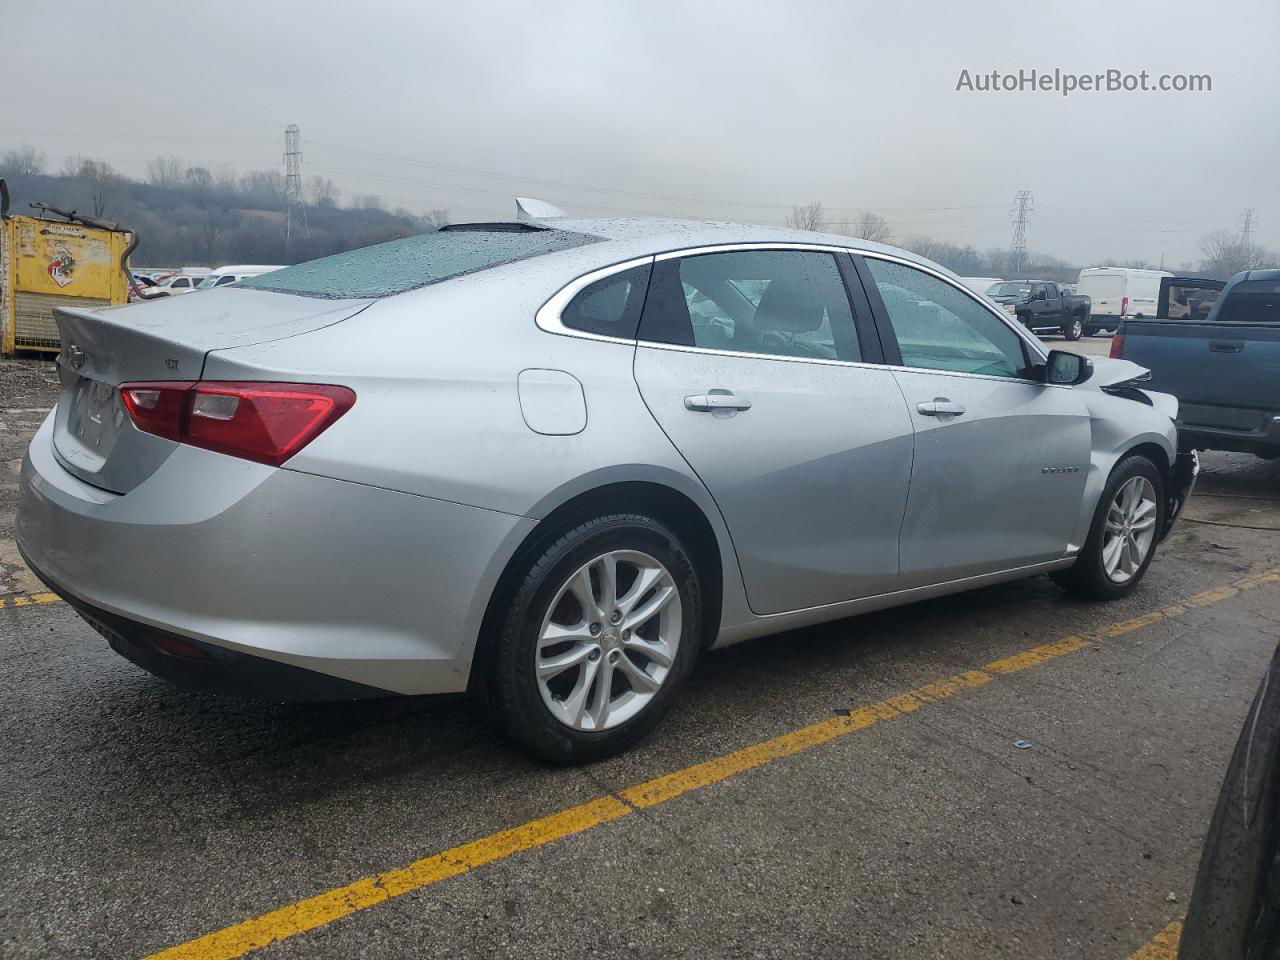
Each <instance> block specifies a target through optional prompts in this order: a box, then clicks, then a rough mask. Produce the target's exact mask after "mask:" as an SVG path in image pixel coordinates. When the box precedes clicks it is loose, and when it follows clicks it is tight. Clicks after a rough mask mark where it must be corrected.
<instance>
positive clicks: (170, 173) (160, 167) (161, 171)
mask: <svg viewBox="0 0 1280 960" xmlns="http://www.w3.org/2000/svg"><path fill="white" fill-rule="evenodd" d="M186 172H187V164H186V161H185V160H183V159H182V158H181V157H175V156H172V155H170V156H167V157H156V158H155V159H154V160H148V161H147V181H148V182H149V183H150V184H151V185H152V186H155V187H176V186H178V185H180V184H181V183H182V180H183V178H184V177H185V176H186Z"/></svg>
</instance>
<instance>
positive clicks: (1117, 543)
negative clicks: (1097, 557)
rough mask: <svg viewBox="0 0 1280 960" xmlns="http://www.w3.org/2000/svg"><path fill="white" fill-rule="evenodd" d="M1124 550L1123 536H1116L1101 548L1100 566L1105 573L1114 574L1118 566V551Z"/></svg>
mask: <svg viewBox="0 0 1280 960" xmlns="http://www.w3.org/2000/svg"><path fill="white" fill-rule="evenodd" d="M1123 549H1124V535H1123V534H1118V535H1116V536H1115V537H1113V538H1112V539H1111V540H1109V541H1108V542H1107V543H1106V545H1105V546H1103V548H1102V565H1103V566H1104V567H1105V568H1106V570H1107V573H1110V574H1114V573H1115V572H1116V570H1117V568H1118V567H1119V565H1120V551H1121V550H1123Z"/></svg>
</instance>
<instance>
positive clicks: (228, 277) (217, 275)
mask: <svg viewBox="0 0 1280 960" xmlns="http://www.w3.org/2000/svg"><path fill="white" fill-rule="evenodd" d="M283 269H284V266H283V265H281V264H263V263H227V264H223V265H222V266H221V267H214V269H213V272H212V273H211V274H209V275H208V276H207V277H205V278H204V279H203V280H201V281H200V287H199V289H201V290H208V289H209V288H210V287H221V286H224V285H225V284H228V283H235V282H236V281H237V280H243V279H244V278H245V277H258V276H261V275H262V274H264V273H270V272H271V271H272V270H283Z"/></svg>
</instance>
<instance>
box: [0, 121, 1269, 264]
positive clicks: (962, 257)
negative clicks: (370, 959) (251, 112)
mask: <svg viewBox="0 0 1280 960" xmlns="http://www.w3.org/2000/svg"><path fill="white" fill-rule="evenodd" d="M0 177H4V178H5V179H6V180H7V181H8V184H9V189H10V193H11V195H12V197H13V204H14V211H15V212H22V211H24V210H26V209H27V204H28V203H30V202H31V201H42V202H44V203H47V204H50V205H51V206H55V207H59V208H62V209H64V210H76V211H78V212H80V213H84V214H88V215H90V216H94V217H98V218H101V219H107V220H114V221H116V222H117V223H119V224H121V225H122V226H125V227H127V228H129V229H130V230H133V231H135V232H136V233H137V235H138V237H139V243H138V248H137V250H136V251H135V252H134V254H133V263H134V264H137V265H145V266H180V265H183V264H192V265H195V264H204V265H209V266H212V265H215V264H219V263H286V264H287V263H300V262H301V261H303V260H312V259H315V258H316V257H323V256H328V255H329V254H332V253H340V252H341V251H343V250H351V249H354V248H356V247H363V246H368V245H369V244H373V243H381V242H383V241H385V240H394V239H397V238H399V237H405V236H410V235H413V234H416V233H424V232H428V231H431V230H436V229H438V228H439V227H441V226H443V225H444V224H445V223H447V222H448V218H449V215H448V211H446V210H443V209H440V210H432V211H431V212H430V213H427V214H416V213H414V212H413V211H411V210H408V209H405V208H404V207H399V208H397V209H395V210H387V209H386V207H385V205H384V203H383V201H382V199H381V198H380V197H378V196H377V195H375V194H356V195H354V196H352V197H351V198H350V199H349V201H348V202H347V203H346V204H345V205H344V204H343V203H342V191H341V190H339V189H338V187H337V185H336V184H335V183H334V182H333V181H332V180H330V179H328V178H326V177H320V176H313V177H311V178H309V179H308V180H307V181H306V184H305V185H304V186H303V188H302V191H301V196H300V197H297V198H295V203H294V210H293V218H292V224H290V223H289V222H288V215H289V197H288V196H287V195H286V185H285V178H284V175H283V174H282V173H281V172H280V171H279V170H250V171H248V172H247V173H243V174H239V173H237V172H236V171H235V170H233V169H232V168H230V167H224V168H219V169H209V168H208V167H204V166H191V165H189V164H187V163H186V162H185V161H184V160H183V159H182V158H180V157H176V156H160V157H156V158H155V159H153V160H152V161H150V162H149V163H148V164H147V170H146V175H145V177H144V178H141V179H135V178H131V177H128V176H126V175H124V174H122V173H120V172H119V171H117V170H115V169H114V168H113V167H112V166H111V165H110V164H109V163H106V162H105V161H102V160H95V159H93V158H91V157H69V158H67V160H66V161H65V162H64V164H63V167H62V169H61V170H60V171H59V172H57V173H53V172H50V171H49V170H48V164H47V160H46V158H45V156H44V154H43V153H42V152H41V151H39V150H37V149H36V148H34V147H32V146H29V145H25V144H24V145H22V146H20V147H17V148H15V149H12V150H9V151H7V152H5V153H2V154H0ZM787 224H788V225H789V226H792V227H796V228H798V229H802V230H817V231H822V232H829V233H838V234H843V235H846V236H853V237H861V238H862V239H864V240H871V241H875V242H878V243H892V244H896V245H897V246H900V247H903V248H905V249H907V250H910V251H912V252H914V253H918V254H919V255H921V256H923V257H927V258H928V259H930V260H933V261H935V262H937V263H940V264H942V265H943V266H945V267H948V268H950V269H951V270H954V271H955V272H956V273H958V274H959V275H960V276H965V277H1003V278H1008V279H1018V278H1031V277H1034V278H1037V279H1043V280H1056V281H1059V282H1073V281H1074V280H1075V279H1076V278H1077V277H1078V275H1079V272H1080V267H1079V266H1077V265H1074V264H1071V263H1068V262H1067V261H1065V260H1062V259H1060V258H1058V257H1054V256H1051V255H1049V254H1045V253H1036V252H1032V251H1027V252H1026V253H1024V254H1022V256H1021V258H1020V259H1018V258H1015V257H1014V255H1013V254H1012V252H1011V251H1009V250H1007V249H1003V248H998V247H993V248H989V249H987V250H979V249H977V248H976V247H974V246H973V245H972V244H960V243H952V242H950V241H946V240H938V239H935V238H932V237H928V236H907V237H901V238H899V237H896V236H895V234H894V230H893V227H892V225H891V224H890V222H889V221H888V220H886V219H885V218H884V217H882V216H881V215H879V214H878V213H875V212H873V211H866V212H864V213H862V214H861V215H860V216H858V217H856V218H854V219H852V220H842V221H836V220H832V219H830V218H829V217H828V216H827V214H826V211H825V210H824V208H823V205H822V204H821V203H820V202H818V201H812V202H810V203H807V204H805V205H803V206H796V207H793V208H792V211H791V214H790V215H789V216H788V217H787ZM1200 250H1201V254H1202V257H1201V259H1200V261H1199V262H1198V263H1182V264H1179V265H1178V266H1177V267H1176V268H1172V269H1175V270H1176V271H1178V272H1186V273H1198V274H1203V275H1205V276H1209V277H1216V278H1218V279H1223V280H1225V279H1228V278H1230V277H1231V276H1232V275H1233V274H1235V273H1238V272H1240V271H1241V270H1256V269H1261V268H1264V267H1271V266H1280V255H1278V254H1277V253H1275V252H1274V251H1270V250H1267V249H1266V248H1264V247H1262V246H1261V245H1259V244H1257V243H1254V242H1253V241H1251V240H1249V239H1247V238H1245V237H1243V236H1241V235H1237V234H1234V233H1232V232H1231V231H1227V230H1219V231H1216V232H1214V233H1210V234H1208V235H1206V236H1204V237H1202V238H1201V241H1200ZM1089 266H1120V267H1142V268H1154V265H1153V264H1150V263H1146V262H1144V261H1141V260H1128V261H1116V260H1102V261H1099V262H1097V263H1094V264H1089Z"/></svg>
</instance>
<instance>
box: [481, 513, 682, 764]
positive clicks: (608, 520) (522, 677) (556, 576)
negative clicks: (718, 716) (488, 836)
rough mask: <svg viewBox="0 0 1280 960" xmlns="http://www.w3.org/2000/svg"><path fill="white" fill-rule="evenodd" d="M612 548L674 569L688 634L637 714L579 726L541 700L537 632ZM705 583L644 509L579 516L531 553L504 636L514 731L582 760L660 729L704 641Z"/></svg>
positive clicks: (504, 677) (501, 649)
mask: <svg viewBox="0 0 1280 960" xmlns="http://www.w3.org/2000/svg"><path fill="white" fill-rule="evenodd" d="M611 550H638V551H641V552H643V553H647V554H649V555H650V556H652V557H653V558H654V559H656V560H658V561H659V562H660V563H662V565H663V566H665V567H666V568H667V570H668V572H670V573H671V576H672V579H673V580H674V581H675V584H676V589H677V591H678V592H679V595H680V603H681V635H680V644H679V648H678V649H677V651H676V659H675V663H674V664H672V667H671V671H670V672H669V673H668V674H667V677H666V679H665V680H664V681H663V684H662V687H661V688H660V689H659V690H658V692H657V693H656V694H655V695H654V697H653V699H652V700H651V701H650V702H649V703H648V705H646V706H645V708H644V709H643V710H641V711H640V712H639V713H638V714H637V715H636V716H634V717H632V718H631V719H629V720H627V721H626V722H625V723H622V724H619V725H618V726H617V727H612V728H609V729H606V730H600V731H584V730H574V729H572V728H570V727H567V726H565V725H564V724H563V723H561V722H560V721H559V720H558V719H557V718H556V717H555V716H554V715H553V714H552V713H551V711H550V710H548V709H547V706H546V704H545V703H543V701H542V694H541V692H540V691H539V689H538V684H537V680H536V677H535V662H536V651H537V640H538V634H539V632H540V631H541V628H542V621H543V618H544V617H545V616H546V613H547V607H548V606H549V605H550V604H551V602H552V601H553V600H554V599H555V596H556V594H557V593H558V591H559V589H560V587H561V586H562V585H563V584H564V582H565V581H566V580H567V579H568V578H569V576H570V575H571V574H572V573H573V572H574V571H575V570H577V569H578V568H579V567H581V566H582V565H583V564H585V563H587V562H589V561H591V560H592V559H594V558H596V557H598V556H600V555H602V554H605V553H608V552H610V551H611ZM702 597H703V590H702V584H701V580H700V579H699V576H698V572H697V568H696V567H695V565H694V563H693V561H692V558H691V557H690V554H689V552H688V550H687V549H685V547H684V545H683V544H682V543H681V542H680V539H679V537H677V536H676V534H675V533H674V532H672V531H671V530H670V529H668V528H667V527H666V526H665V525H663V524H662V523H660V522H658V521H657V520H654V519H652V518H649V517H646V516H642V515H639V514H612V515H608V516H601V517H595V518H592V519H590V520H586V521H583V522H580V523H578V524H576V525H575V526H573V527H572V529H569V530H567V531H566V532H565V533H564V534H563V535H562V536H560V537H558V538H557V539H556V540H555V541H554V542H553V543H551V544H550V545H549V546H547V547H546V548H545V549H543V550H541V551H539V552H538V553H537V554H536V555H535V556H533V557H531V558H530V559H529V561H528V563H527V569H526V572H525V575H524V577H523V580H522V582H521V584H520V585H519V587H518V588H517V590H516V593H515V596H514V598H513V600H512V603H511V607H510V611H509V613H508V615H507V617H506V618H505V620H504V623H503V626H502V634H501V636H500V638H499V640H498V650H497V656H496V662H495V678H494V679H495V684H494V686H495V695H496V696H495V699H496V703H495V706H496V707H497V708H498V711H499V714H500V720H501V722H502V724H503V726H504V728H505V731H506V732H507V734H508V735H509V736H511V737H513V738H514V739H516V740H517V741H519V742H521V743H523V744H524V745H525V746H527V747H529V748H530V749H531V750H533V752H535V753H537V754H538V755H539V756H541V757H543V758H544V759H547V760H551V761H553V762H555V763H564V764H572V763H583V762H588V761H591V760H596V759H600V758H603V757H606V756H609V755H611V754H614V753H617V752H619V751H620V750H623V749H625V748H626V747H628V746H630V745H631V744H632V743H635V742H636V741H637V740H639V739H640V738H641V737H643V736H644V735H645V734H647V733H648V732H649V731H650V730H652V729H653V727H655V726H656V725H657V724H658V723H659V722H660V721H661V720H662V718H663V716H664V715H665V714H666V713H667V712H668V710H670V708H671V705H672V703H673V702H674V700H675V698H676V697H677V696H678V695H679V692H680V688H681V687H683V685H684V681H685V680H686V678H687V677H688V675H689V672H690V671H691V670H692V668H693V664H694V661H695V660H696V659H697V655H698V652H699V648H700V647H701V646H702V642H703V637H702V632H703V630H702V621H703V611H702Z"/></svg>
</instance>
